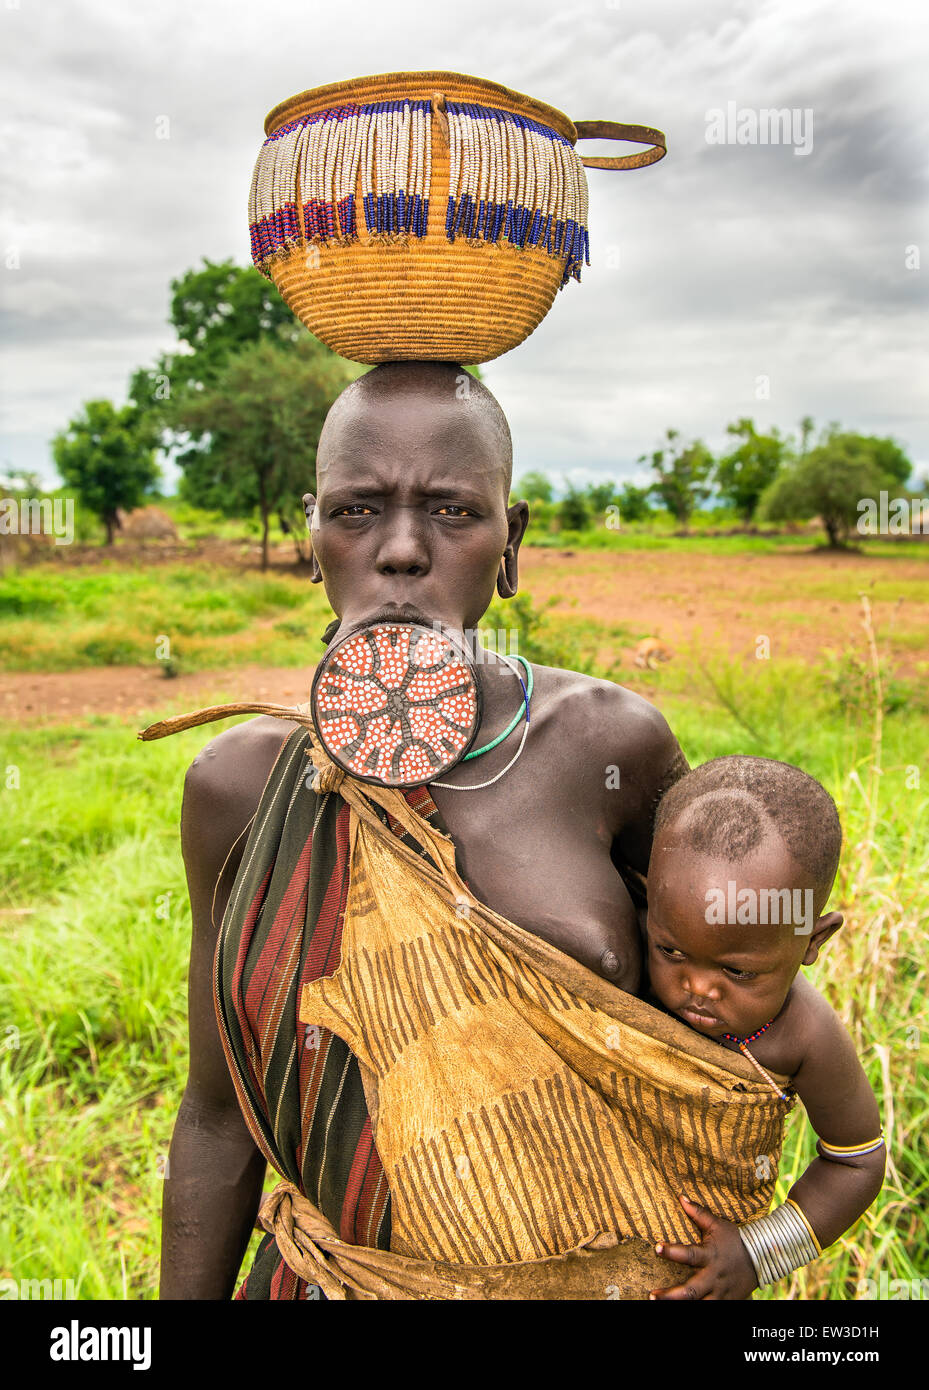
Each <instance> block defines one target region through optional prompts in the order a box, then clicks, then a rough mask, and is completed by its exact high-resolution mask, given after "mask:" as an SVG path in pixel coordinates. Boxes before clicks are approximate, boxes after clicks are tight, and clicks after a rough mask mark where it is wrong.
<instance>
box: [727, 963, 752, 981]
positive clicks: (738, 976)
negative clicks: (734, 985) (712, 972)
mask: <svg viewBox="0 0 929 1390" xmlns="http://www.w3.org/2000/svg"><path fill="white" fill-rule="evenodd" d="M723 969H724V970H725V972H726V974H727V975H728V976H729V978H730V979H731V980H754V978H755V975H756V974H757V973H758V972H757V971H755V970H736V968H735V966H734V965H724V966H723Z"/></svg>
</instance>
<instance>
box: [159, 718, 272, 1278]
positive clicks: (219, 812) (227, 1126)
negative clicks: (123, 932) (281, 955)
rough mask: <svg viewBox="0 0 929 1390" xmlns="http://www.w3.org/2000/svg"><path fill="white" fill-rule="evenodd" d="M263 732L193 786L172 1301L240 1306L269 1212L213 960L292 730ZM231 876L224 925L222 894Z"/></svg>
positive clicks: (222, 757) (169, 1206) (165, 1237)
mask: <svg viewBox="0 0 929 1390" xmlns="http://www.w3.org/2000/svg"><path fill="white" fill-rule="evenodd" d="M263 723H264V721H260V720H256V721H249V723H248V724H243V725H239V726H237V727H236V728H233V729H230V730H228V731H227V732H226V733H224V734H220V735H219V737H218V738H217V739H214V740H213V741H212V742H211V743H210V744H209V745H208V747H207V748H206V749H205V750H204V752H203V753H201V754H200V755H199V757H198V758H197V759H195V761H194V763H193V764H192V765H191V767H190V769H189V771H188V773H187V778H186V781H185V785H184V805H183V810H182V812H181V844H182V848H183V852H184V862H185V866H186V870H187V883H188V889H189V892H190V906H191V915H192V920H193V934H192V941H191V952H190V973H189V977H188V1006H189V1032H190V1067H189V1072H188V1077H187V1086H186V1089H185V1091H184V1096H183V1099H182V1101H181V1105H180V1110H179V1112H178V1117H177V1122H176V1124H175V1127H174V1136H173V1138H172V1141H171V1148H170V1152H169V1157H168V1168H167V1174H166V1179H165V1186H164V1198H163V1204H162V1240H161V1287H160V1295H159V1296H160V1297H161V1298H163V1299H228V1298H229V1297H231V1295H232V1293H233V1291H234V1287H235V1282H236V1277H237V1275H238V1272H239V1268H240V1266H241V1263H242V1259H243V1256H244V1254H245V1250H246V1248H247V1246H248V1242H249V1238H250V1236H251V1233H252V1230H253V1229H254V1224H255V1218H256V1216H257V1213H258V1207H259V1205H260V1201H261V1191H262V1185H263V1182H264V1176H265V1168H266V1164H265V1159H264V1156H263V1155H262V1153H261V1152H260V1150H259V1149H258V1148H257V1147H256V1145H255V1142H254V1140H253V1139H252V1136H251V1134H250V1133H249V1130H248V1128H247V1126H246V1124H245V1121H244V1119H243V1117H242V1112H241V1109H240V1107H239V1102H238V1099H237V1097H236V1093H235V1088H234V1086H233V1084H232V1078H231V1076H230V1075H229V1069H228V1066H227V1063H226V1057H225V1053H224V1052H223V1047H222V1042H221V1041H220V1036H219V1029H218V1026H217V1023H216V1015H215V1010H214V1006H213V956H214V953H215V949H216V938H217V931H218V926H219V924H220V923H221V921H222V918H223V913H224V911H225V908H226V903H227V901H228V897H229V890H230V887H231V884H232V881H233V879H234V877H235V871H236V869H237V867H238V863H239V860H240V859H241V854H242V850H243V848H244V843H245V838H246V837H245V834H244V833H243V831H245V830H246V828H247V826H248V823H249V819H250V817H251V815H252V814H253V813H254V810H255V807H256V805H257V802H258V798H259V797H260V794H261V789H262V788H263V786H264V784H265V780H266V778H267V774H268V771H269V769H270V765H271V763H273V758H274V756H276V752H277V750H278V749H279V746H280V739H281V736H282V735H283V736H286V734H287V733H289V732H290V729H291V726H290V725H286V726H283V725H282V724H281V722H280V721H275V723H276V725H277V728H276V730H275V735H276V736H275V737H274V738H273V739H272V742H271V743H270V744H269V743H268V740H267V738H263V739H260V740H259V739H257V738H256V736H255V725H256V724H263ZM233 846H235V849H234V851H233V853H232V854H230V850H233ZM227 855H229V856H230V857H229V862H228V863H226V857H227ZM224 864H226V869H225V872H222V871H223V865H224ZM221 873H222V881H221V883H220V885H219V888H218V889H217V892H216V904H215V916H214V912H213V889H214V886H215V885H216V882H217V879H218V878H219V877H220V874H221ZM214 920H215V923H216V926H215V927H214V925H213V923H214Z"/></svg>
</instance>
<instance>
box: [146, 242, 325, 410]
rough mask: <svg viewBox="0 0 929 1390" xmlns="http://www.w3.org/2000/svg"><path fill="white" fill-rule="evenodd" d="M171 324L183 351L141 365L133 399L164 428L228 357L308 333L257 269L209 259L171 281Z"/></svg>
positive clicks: (295, 338)
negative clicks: (252, 345) (268, 341)
mask: <svg viewBox="0 0 929 1390" xmlns="http://www.w3.org/2000/svg"><path fill="white" fill-rule="evenodd" d="M170 322H171V324H172V326H173V327H174V329H175V331H176V332H177V336H178V341H179V343H180V345H181V350H179V351H175V352H171V353H163V354H162V355H161V357H160V358H159V359H158V361H157V363H156V364H155V366H154V367H151V368H144V367H140V368H139V369H138V370H137V371H136V372H135V373H134V374H133V376H132V379H131V382H130V386H129V395H130V399H131V400H133V401H135V403H136V404H137V405H138V406H139V408H140V409H143V410H145V411H146V412H148V413H151V414H153V415H155V417H156V418H157V420H158V422H159V423H160V424H161V426H162V427H163V428H165V427H167V428H170V427H171V426H172V425H173V424H174V423H175V418H174V417H175V414H176V410H177V409H179V408H181V407H182V404H183V397H184V396H186V395H188V394H190V393H191V392H196V391H201V390H202V389H203V388H204V386H206V385H208V384H210V383H212V382H214V381H215V380H216V377H217V376H218V374H219V372H220V371H221V370H222V368H223V366H224V365H225V363H226V360H227V358H228V357H229V356H230V354H232V353H234V352H238V351H240V350H241V349H242V348H244V347H247V346H248V344H249V343H255V342H259V341H261V340H262V339H265V338H270V339H272V340H274V341H275V342H286V343H296V342H298V341H299V340H300V339H301V338H305V337H307V336H308V335H307V330H306V329H305V328H304V327H303V325H302V324H301V323H300V322H299V320H298V319H296V318H295V317H294V315H293V314H292V313H291V311H290V309H288V307H287V305H286V304H285V303H284V301H283V299H281V296H280V295H279V294H278V292H277V289H276V288H275V286H274V285H273V283H272V282H271V281H270V280H266V279H265V278H264V276H263V275H261V274H260V272H259V271H258V270H256V269H255V267H254V266H240V265H236V264H235V262H234V261H232V260H226V261H210V260H208V259H207V258H206V257H204V260H203V266H202V268H201V269H197V270H188V271H186V272H185V274H183V275H182V276H181V277H180V278H179V279H177V280H172V281H171V317H170Z"/></svg>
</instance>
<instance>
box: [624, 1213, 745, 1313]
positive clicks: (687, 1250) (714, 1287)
mask: <svg viewBox="0 0 929 1390" xmlns="http://www.w3.org/2000/svg"><path fill="white" fill-rule="evenodd" d="M680 1201H681V1206H682V1207H683V1208H684V1210H685V1211H686V1213H687V1215H688V1216H689V1217H690V1219H691V1220H692V1221H694V1222H696V1224H697V1225H698V1226H699V1227H700V1230H701V1231H702V1232H703V1240H702V1241H701V1243H700V1244H699V1245H656V1246H655V1253H656V1254H658V1255H661V1257H662V1259H665V1260H675V1261H676V1262H677V1263H678V1264H683V1265H692V1266H693V1269H694V1272H693V1274H692V1275H691V1277H690V1278H689V1279H688V1280H687V1282H686V1283H684V1284H678V1285H677V1286H676V1287H674V1288H670V1289H654V1290H653V1291H652V1292H651V1293H650V1294H649V1298H650V1299H658V1298H669V1299H670V1298H677V1299H682V1298H683V1299H695V1298H706V1299H740V1298H748V1297H749V1296H750V1295H751V1293H752V1290H753V1289H757V1287H758V1278H757V1275H756V1274H755V1269H754V1266H753V1265H752V1262H751V1260H750V1259H749V1255H748V1251H747V1250H746V1249H745V1246H744V1245H743V1244H742V1238H741V1236H740V1235H739V1228H738V1226H736V1225H735V1223H734V1222H732V1221H726V1220H725V1218H724V1217H722V1216H714V1215H713V1213H712V1212H711V1211H707V1209H706V1207H701V1206H698V1205H697V1203H696V1202H692V1201H691V1200H690V1198H689V1197H682V1198H681V1199H680Z"/></svg>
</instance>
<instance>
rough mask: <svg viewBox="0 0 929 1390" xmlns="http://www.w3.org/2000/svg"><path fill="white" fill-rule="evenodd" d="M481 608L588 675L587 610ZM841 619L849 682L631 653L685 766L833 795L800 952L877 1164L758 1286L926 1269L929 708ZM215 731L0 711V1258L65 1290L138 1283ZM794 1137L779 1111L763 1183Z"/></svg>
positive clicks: (145, 1280)
mask: <svg viewBox="0 0 929 1390" xmlns="http://www.w3.org/2000/svg"><path fill="white" fill-rule="evenodd" d="M498 609H499V614H498V616H497V618H496V621H497V623H498V625H499V626H501V627H512V626H514V625H518V626H519V628H520V633H521V636H520V650H521V651H523V652H524V654H525V655H527V656H528V657H529V659H530V660H534V661H537V662H542V663H544V664H553V665H565V666H569V667H570V666H574V667H575V669H581V670H590V671H592V672H594V673H595V674H606V672H605V671H604V669H603V668H602V667H598V665H597V661H596V652H597V650H598V649H600V648H602V647H603V645H604V630H603V629H602V628H601V629H599V631H598V629H597V625H596V624H588V623H581V624H579V625H577V626H576V627H575V628H574V629H573V630H572V631H571V632H566V631H565V629H564V628H563V627H560V626H559V625H558V624H557V623H553V622H552V619H551V615H545V614H544V613H543V614H540V613H539V612H538V610H536V609H535V608H534V607H533V606H532V604H531V603H529V602H528V601H524V602H523V603H522V604H517V605H516V606H514V605H513V604H507V605H503V606H498ZM497 611H498V610H497V609H495V610H494V613H492V614H491V616H490V617H489V619H488V621H487V626H494V621H495V618H494V614H496V613H497ZM846 638H847V642H848V647H849V651H850V652H851V653H852V654H853V655H855V657H856V659H859V660H860V661H861V662H862V663H863V666H864V669H865V670H866V671H868V672H870V677H869V679H870V685H866V687H865V688H864V690H863V692H859V696H858V697H856V699H854V700H852V701H846V700H844V699H843V691H842V690H840V689H837V688H836V687H835V686H834V685H832V684H830V682H829V680H828V679H827V678H826V676H825V675H824V674H823V672H821V671H807V672H806V674H803V672H801V671H799V670H794V669H792V668H785V670H783V671H782V670H780V668H779V666H778V664H777V663H776V662H756V663H752V664H751V665H750V666H748V667H745V668H741V671H740V676H737V672H736V668H735V666H734V665H732V666H731V669H730V668H729V667H727V666H726V664H725V662H724V661H723V660H722V659H720V660H718V661H716V662H715V663H711V670H712V673H713V675H714V678H715V681H716V686H715V688H714V684H713V682H711V681H709V682H708V681H707V679H706V674H705V672H702V671H701V669H700V666H699V662H698V661H697V659H696V657H695V658H694V659H693V660H690V659H688V658H687V657H686V656H682V657H681V660H680V662H679V663H677V671H676V673H675V674H673V675H672V674H671V672H670V669H669V671H668V672H666V671H662V672H661V673H660V675H659V673H648V679H649V681H651V680H652V678H653V675H654V676H655V678H656V679H657V680H660V681H661V682H664V684H662V685H660V687H659V688H658V689H657V693H656V695H655V698H656V702H657V703H658V704H659V705H660V707H661V708H662V709H663V711H664V713H665V714H666V716H667V718H668V720H669V722H670V724H671V726H672V728H674V730H675V732H676V733H677V735H678V737H679V739H680V741H681V744H682V746H683V747H684V750H685V752H686V753H687V755H688V758H689V759H690V761H691V763H692V764H696V763H698V762H702V761H705V760H706V759H708V758H710V757H714V756H717V755H719V754H722V753H731V752H745V751H749V752H754V751H758V752H761V751H763V752H764V753H765V755H766V756H772V757H784V758H787V759H788V760H791V761H796V762H798V763H799V764H800V765H801V766H803V767H804V768H806V770H807V771H809V772H811V773H812V774H813V775H814V776H817V777H818V778H820V780H822V781H823V782H824V783H825V785H826V786H827V787H828V788H829V790H830V791H831V792H832V793H833V795H834V796H835V797H836V800H837V802H838V805H839V810H840V813H841V816H842V821H843V825H844V829H845V848H844V852H843V858H842V866H841V870H840V875H839V879H838V882H837V885H836V889H835V893H834V896H833V905H834V906H836V907H838V908H839V909H840V910H842V911H843V912H844V913H845V916H846V924H845V927H844V928H843V930H842V931H841V932H840V933H839V934H838V935H837V937H835V938H834V939H833V940H832V941H831V942H830V943H829V945H828V947H827V948H826V950H825V951H824V952H823V954H822V956H821V958H820V961H819V962H818V963H817V964H816V965H815V966H814V967H812V968H811V969H810V970H809V972H808V973H809V976H810V978H811V979H812V980H813V982H814V983H815V984H816V985H817V986H818V987H819V988H820V989H822V990H823V991H824V992H825V994H826V995H827V997H828V998H829V999H830V1001H831V1002H832V1003H833V1004H834V1006H835V1007H836V1008H837V1009H838V1010H839V1012H840V1014H841V1016H842V1017H843V1019H844V1020H845V1022H846V1023H847V1025H848V1027H849V1028H850V1029H851V1032H852V1035H853V1037H854V1038H855V1041H856V1044H857V1047H858V1051H859V1055H860V1056H861V1058H862V1061H863V1064H864V1066H865V1068H866V1070H867V1072H868V1075H869V1077H870V1079H871V1081H872V1084H873V1085H874V1088H875V1091H876V1093H877V1095H878V1098H879V1100H880V1103H881V1108H882V1113H883V1118H884V1125H885V1131H886V1133H887V1138H888V1149H889V1155H890V1161H889V1165H888V1176H887V1181H886V1183H885V1186H884V1190H883V1192H882V1193H881V1195H880V1197H879V1198H878V1200H877V1202H876V1203H875V1204H874V1206H873V1207H872V1209H871V1210H870V1211H869V1212H868V1213H867V1214H866V1216H865V1217H863V1218H862V1220H861V1221H859V1222H858V1223H857V1225H856V1226H855V1227H854V1229H853V1230H852V1231H851V1232H849V1233H848V1235H846V1236H845V1237H843V1238H842V1239H841V1240H840V1241H838V1242H837V1243H836V1245H835V1246H834V1247H832V1248H831V1249H830V1250H829V1251H827V1252H826V1254H825V1255H824V1256H823V1257H822V1258H821V1259H820V1260H819V1261H817V1263H816V1264H815V1266H813V1267H811V1268H810V1269H809V1270H807V1271H802V1272H800V1273H798V1274H797V1275H795V1276H794V1278H793V1279H792V1280H791V1281H789V1282H785V1283H784V1284H782V1285H780V1286H778V1288H777V1289H776V1291H775V1292H774V1293H772V1294H765V1295H763V1296H764V1297H766V1298H768V1297H774V1298H778V1299H781V1298H784V1297H807V1298H817V1299H818V1298H835V1299H843V1298H854V1297H855V1296H856V1293H857V1292H858V1281H859V1280H860V1279H863V1278H872V1279H875V1280H877V1279H878V1277H879V1275H880V1273H881V1272H882V1271H884V1272H886V1273H887V1274H888V1276H889V1278H890V1279H897V1278H906V1279H910V1278H916V1277H919V1276H921V1275H923V1274H925V1273H926V1271H927V1269H929V1251H927V1232H926V1224H925V1217H924V1212H925V1206H926V1184H927V1170H929V1159H927V1154H926V1149H925V1141H924V1138H923V1135H924V1133H925V1127H926V1119H927V1112H929V1087H927V1082H926V1070H925V1053H926V1048H925V1043H926V1039H927V1037H929V1019H927V1016H926V1008H927V1005H926V996H927V979H926V963H925V939H926V928H927V925H929V850H927V835H926V823H927V809H929V806H927V801H929V796H927V791H926V789H925V785H924V784H925V778H926V775H927V768H926V749H927V746H929V717H927V715H926V714H925V712H924V711H921V710H919V709H915V708H911V707H909V706H907V705H906V704H903V705H897V706H896V707H895V708H889V707H888V702H887V689H886V683H885V682H884V681H883V680H882V679H881V672H880V667H879V665H875V663H874V659H873V652H872V651H871V649H870V648H869V645H868V641H867V634H866V633H864V632H862V631H855V632H849V633H848V634H846ZM704 655H705V654H704ZM750 730H751V731H752V732H750ZM213 732H214V731H213V730H210V729H195V730H190V731H188V732H187V733H184V734H179V735H175V736H174V737H172V738H170V739H167V740H165V741H164V742H160V743H154V744H150V745H144V746H143V745H140V744H139V743H137V742H136V740H135V738H134V729H132V728H127V727H126V726H125V725H124V724H121V723H120V722H119V721H117V720H115V719H109V718H106V719H104V718H98V719H94V720H91V721H89V722H86V723H84V724H81V725H61V726H57V727H54V728H47V729H39V728H19V727H15V726H12V725H6V726H4V727H2V728H0V773H2V774H3V778H2V781H0V786H2V788H3V789H2V790H0V815H2V818H3V824H4V828H5V834H4V836H3V837H2V838H0V884H2V895H0V1125H2V1128H0V1143H2V1149H3V1162H2V1168H0V1192H2V1200H3V1209H4V1221H3V1223H2V1224H0V1278H14V1279H16V1280H20V1279H54V1278H60V1279H62V1280H65V1279H72V1280H74V1281H75V1283H76V1284H77V1286H78V1297H80V1298H102V1299H111V1298H126V1297H128V1298H134V1299H135V1298H143V1299H144V1298H152V1297H154V1296H155V1294H156V1288H157V1268H158V1251H159V1240H160V1210H161V1193H162V1181H161V1180H162V1176H163V1172H164V1163H165V1157H166V1155H167V1150H168V1142H169V1139H170V1135H171V1130H172V1127H173V1123H174V1118H175V1114H176V1110H177V1105H178V1102H179V1099H180V1095H181V1090H182V1088H183V1084H184V1080H185V1076H186V1062H187V1034H186V983H185V982H186V965H187V952H188V948H189V933H190V915H189V907H188V903H187V897H186V891H185V885H184V876H183V868H182V863H181V858H180V850H179V844H178V832H177V825H178V817H179V811H180V799H181V788H182V782H183V773H184V769H185V768H186V766H187V765H188V763H189V762H190V760H191V759H192V757H193V756H194V754H195V753H196V752H197V751H198V750H199V748H201V747H202V746H203V744H204V743H205V742H206V741H207V739H208V737H210V736H211V735H212V733H213ZM812 1156H813V1148H812V1134H811V1132H810V1129H809V1126H808V1124H806V1122H805V1118H804V1116H803V1114H802V1111H799V1112H795V1113H794V1115H793V1116H792V1117H791V1120H790V1122H789V1128H788V1134H787V1139H786V1143H785V1149H784V1156H783V1163H782V1169H781V1181H780V1190H781V1195H783V1194H784V1193H785V1192H786V1190H787V1188H788V1187H789V1185H790V1183H791V1182H792V1181H793V1179H794V1178H795V1177H796V1176H797V1175H798V1174H799V1172H801V1171H802V1169H803V1167H804V1166H805V1165H806V1163H807V1162H808V1161H809V1160H810V1158H811V1157H812ZM272 1182H273V1175H269V1185H270V1184H271V1183H272ZM257 1239H258V1237H257V1235H256V1236H255V1237H254V1238H253V1246H254V1243H255V1241H257Z"/></svg>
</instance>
